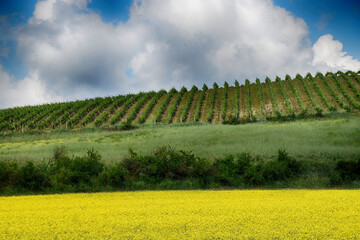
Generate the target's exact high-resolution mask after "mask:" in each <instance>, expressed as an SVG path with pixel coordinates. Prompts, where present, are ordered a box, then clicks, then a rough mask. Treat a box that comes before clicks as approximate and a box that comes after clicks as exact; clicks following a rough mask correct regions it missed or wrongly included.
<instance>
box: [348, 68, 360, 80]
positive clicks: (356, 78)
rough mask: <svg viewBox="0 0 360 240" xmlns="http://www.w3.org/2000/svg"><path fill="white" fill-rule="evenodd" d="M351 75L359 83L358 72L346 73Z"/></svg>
mask: <svg viewBox="0 0 360 240" xmlns="http://www.w3.org/2000/svg"><path fill="white" fill-rule="evenodd" d="M349 74H350V75H351V76H352V77H353V78H354V79H355V80H356V81H357V82H358V83H360V77H359V75H358V74H356V73H354V72H353V71H347V72H346V75H349Z"/></svg>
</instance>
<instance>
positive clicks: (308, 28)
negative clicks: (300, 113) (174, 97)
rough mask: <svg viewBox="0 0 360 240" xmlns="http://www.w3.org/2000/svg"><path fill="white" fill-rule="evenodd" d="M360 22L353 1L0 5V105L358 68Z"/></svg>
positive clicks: (13, 0)
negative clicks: (21, 95) (17, 95)
mask: <svg viewBox="0 0 360 240" xmlns="http://www.w3.org/2000/svg"><path fill="white" fill-rule="evenodd" d="M234 6H237V8H235V7H234ZM276 7H280V9H277V8H276ZM131 9H132V12H133V15H132V16H131V18H130V10H131ZM219 9H223V10H224V11H219ZM285 10H286V11H287V12H285ZM249 12H251V13H252V14H253V15H254V16H257V18H255V19H253V18H252V17H253V16H252V15H251V14H249ZM236 19H237V20H236ZM251 19H252V20H251ZM244 22H247V23H248V24H247V25H244V24H243V23H244ZM359 26H360V1H350V0H343V1H340V0H338V1H336V0H327V1H321V0H314V1H310V0H274V1H269V0H250V1H248V0H244V1H239V0H229V1H225V2H224V1H218V0H211V1H210V0H209V1H206V0H205V1H194V0H179V1H173V2H170V1H163V0H147V1H144V0H139V4H138V5H137V6H133V1H132V0H92V1H87V0H39V1H38V0H26V1H23V0H0V88H2V89H1V90H0V108H1V107H8V106H16V105H23V104H27V103H29V104H37V103H42V102H48V101H63V100H73V99H79V98H86V97H94V96H104V95H116V94H125V93H128V92H138V91H149V90H159V89H160V88H165V89H169V88H171V87H173V86H175V87H178V88H179V87H181V86H183V85H184V86H186V87H191V85H192V84H195V85H199V86H200V85H202V84H203V83H207V84H211V83H212V82H214V81H218V82H223V81H229V80H231V79H234V78H237V79H243V80H244V79H245V78H249V79H251V80H254V79H255V78H256V77H259V78H262V79H263V78H264V77H265V76H270V77H275V76H276V75H279V76H282V75H284V74H285V73H289V74H293V75H295V74H296V73H302V74H303V73H306V72H314V73H315V72H317V71H332V70H334V71H335V70H346V69H351V70H356V69H357V68H358V66H360V65H359V64H360V62H359V61H358V60H360V45H359V44H358V43H359V42H360V31H359ZM341 46H343V48H341ZM344 52H346V53H347V54H345V53H344ZM241 81H242V80H240V82H241ZM27 86H35V87H30V88H29V87H27ZM25 87H26V88H29V89H28V90H26V93H24V94H23V98H21V99H20V100H16V101H15V98H14V97H12V95H16V94H17V93H18V92H21V91H24V88H25ZM10 93H11V94H10ZM1 95H2V97H1Z"/></svg>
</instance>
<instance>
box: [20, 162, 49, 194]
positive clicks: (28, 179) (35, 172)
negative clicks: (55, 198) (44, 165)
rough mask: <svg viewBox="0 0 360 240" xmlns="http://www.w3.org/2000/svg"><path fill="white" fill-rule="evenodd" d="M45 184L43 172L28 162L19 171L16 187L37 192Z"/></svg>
mask: <svg viewBox="0 0 360 240" xmlns="http://www.w3.org/2000/svg"><path fill="white" fill-rule="evenodd" d="M45 183H46V176H45V174H44V172H43V171H42V170H41V169H40V167H39V166H38V165H35V164H34V163H33V162H30V161H28V162H26V164H25V165H24V166H22V167H21V168H20V169H19V175H18V185H19V187H20V188H23V189H27V190H30V191H38V190H41V189H42V188H43V187H44V186H45Z"/></svg>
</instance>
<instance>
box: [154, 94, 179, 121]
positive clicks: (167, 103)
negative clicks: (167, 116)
mask: <svg viewBox="0 0 360 240" xmlns="http://www.w3.org/2000/svg"><path fill="white" fill-rule="evenodd" d="M175 93H177V91H176V89H175V88H172V89H171V90H170V91H169V93H168V94H167V96H166V98H165V100H164V102H163V104H162V105H161V106H160V109H159V112H158V113H157V115H156V117H155V122H160V121H161V118H162V115H163V114H164V112H165V110H166V108H167V106H168V105H169V103H170V101H171V98H172V96H173V95H174V94H175Z"/></svg>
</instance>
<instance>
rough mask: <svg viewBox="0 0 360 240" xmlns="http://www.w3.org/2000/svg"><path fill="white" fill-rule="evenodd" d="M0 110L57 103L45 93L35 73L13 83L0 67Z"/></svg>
mask: <svg viewBox="0 0 360 240" xmlns="http://www.w3.org/2000/svg"><path fill="white" fill-rule="evenodd" d="M0 93H1V94H0V108H7V107H14V106H25V105H35V104H42V103H45V102H54V101H59V100H60V98H56V97H54V96H52V95H51V94H50V93H48V92H47V90H46V89H45V86H44V85H43V83H42V82H41V81H40V79H39V77H38V75H37V74H36V73H30V74H29V76H28V77H26V78H24V79H22V80H20V81H18V82H14V81H13V79H12V77H11V76H10V75H9V74H8V73H7V72H5V71H4V70H3V68H2V65H0Z"/></svg>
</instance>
